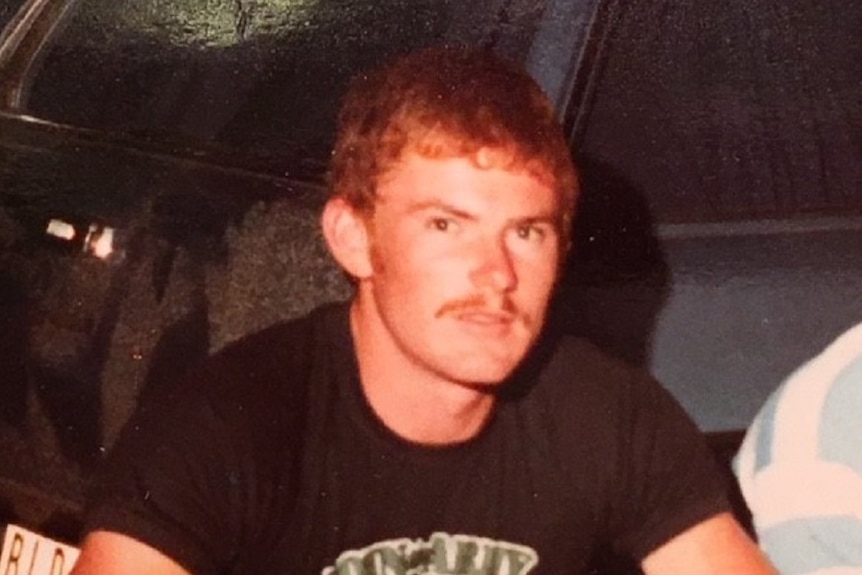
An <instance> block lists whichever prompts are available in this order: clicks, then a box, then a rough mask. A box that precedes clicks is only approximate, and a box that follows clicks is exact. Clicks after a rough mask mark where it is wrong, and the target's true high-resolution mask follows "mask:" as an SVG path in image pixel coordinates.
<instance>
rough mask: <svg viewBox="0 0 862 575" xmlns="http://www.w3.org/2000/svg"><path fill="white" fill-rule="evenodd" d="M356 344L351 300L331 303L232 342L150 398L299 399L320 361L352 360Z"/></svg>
mask: <svg viewBox="0 0 862 575" xmlns="http://www.w3.org/2000/svg"><path fill="white" fill-rule="evenodd" d="M352 349H353V348H352V340H351V336H350V331H349V319H348V308H347V304H343V303H339V304H327V305H324V306H321V307H318V308H315V309H314V310H312V311H310V312H309V313H307V314H306V315H304V316H301V317H297V318H294V319H290V320H287V321H284V322H280V323H277V324H273V325H271V326H268V327H266V328H264V329H261V330H259V331H257V332H254V333H251V334H249V335H246V336H244V337H242V338H240V339H238V340H235V341H233V342H230V343H228V344H227V345H225V346H224V347H223V348H222V349H220V350H218V351H216V352H215V353H213V354H212V355H210V356H209V357H207V358H205V359H204V360H203V361H200V362H198V363H197V364H195V365H194V366H192V367H191V368H190V369H189V370H187V371H186V372H185V373H184V375H183V376H182V377H181V378H180V380H179V381H176V382H173V383H171V382H166V383H164V384H163V385H162V390H161V392H159V393H156V394H154V395H153V397H152V398H149V401H154V402H156V403H155V404H156V405H159V404H163V403H170V404H172V403H177V402H183V401H186V402H188V401H191V402H198V403H199V402H201V401H205V402H206V403H212V404H217V405H220V404H230V403H236V402H244V403H245V402H249V403H255V404H256V403H266V402H267V401H269V400H274V399H275V398H276V396H278V397H279V398H281V399H288V400H290V401H289V402H290V403H294V402H298V401H299V400H300V399H301V397H300V396H301V394H304V393H305V388H306V387H307V385H308V384H309V380H310V379H311V378H312V377H313V376H312V374H313V373H316V372H318V371H319V369H318V368H319V367H320V365H321V364H324V363H328V362H332V361H334V360H335V359H337V358H336V357H335V356H339V357H340V356H343V357H344V362H343V363H345V365H347V364H349V362H350V361H352V358H351V357H350V353H351V350H352ZM284 396H288V397H284Z"/></svg>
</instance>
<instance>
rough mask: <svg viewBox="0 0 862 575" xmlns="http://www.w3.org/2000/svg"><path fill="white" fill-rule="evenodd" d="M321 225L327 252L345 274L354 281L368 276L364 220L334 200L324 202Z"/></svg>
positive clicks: (368, 244) (368, 242)
mask: <svg viewBox="0 0 862 575" xmlns="http://www.w3.org/2000/svg"><path fill="white" fill-rule="evenodd" d="M320 222H321V228H322V229H323V237H324V238H325V239H326V245H327V246H328V247H329V252H330V253H331V254H332V257H334V258H335V261H337V262H338V264H339V265H340V266H341V267H342V268H343V269H344V271H346V272H347V273H348V274H350V275H351V276H353V277H354V278H356V279H357V280H362V279H365V278H367V277H370V276H371V274H372V272H373V269H372V266H371V238H370V237H369V231H368V226H367V223H366V220H365V218H364V217H363V216H362V215H361V214H359V213H358V212H357V211H356V210H355V209H354V208H353V206H351V205H350V204H349V203H348V202H347V201H346V200H344V198H340V197H334V198H330V199H329V200H328V201H327V202H326V206H324V208H323V214H322V215H321V217H320Z"/></svg>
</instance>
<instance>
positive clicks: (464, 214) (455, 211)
mask: <svg viewBox="0 0 862 575" xmlns="http://www.w3.org/2000/svg"><path fill="white" fill-rule="evenodd" d="M427 210H440V211H442V212H446V213H448V214H451V215H453V216H457V217H459V218H464V219H468V220H475V219H477V218H476V216H475V215H474V214H471V213H470V212H468V211H465V210H463V209H461V208H458V207H455V206H453V205H452V204H447V203H446V202H443V201H441V200H426V201H424V202H417V203H415V204H413V205H411V206H410V207H409V209H408V210H407V211H408V212H409V213H411V214H413V213H417V212H424V211H427Z"/></svg>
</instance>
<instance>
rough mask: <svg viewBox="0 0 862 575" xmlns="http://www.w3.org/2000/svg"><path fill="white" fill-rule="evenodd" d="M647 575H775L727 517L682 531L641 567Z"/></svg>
mask: <svg viewBox="0 0 862 575" xmlns="http://www.w3.org/2000/svg"><path fill="white" fill-rule="evenodd" d="M641 567H642V568H643V570H644V573H645V574H646V575H678V574H680V573H685V574H686V575H719V574H721V575H726V574H733V575H761V574H762V575H778V571H776V570H775V568H773V567H772V566H771V565H770V564H769V561H768V560H767V559H766V556H765V555H764V554H763V553H762V552H761V551H760V549H759V548H758V547H757V545H756V544H755V543H754V541H752V540H751V538H749V537H748V535H747V534H746V533H745V531H744V530H743V529H742V527H741V526H740V525H739V523H737V521H736V519H734V518H733V515H731V514H730V513H721V514H719V515H716V516H715V517H712V518H710V519H707V520H706V521H703V522H701V523H698V524H697V525H695V526H694V527H691V528H690V529H688V530H686V531H683V532H682V533H680V534H679V535H677V536H676V537H674V538H673V539H671V540H670V541H668V542H667V543H665V544H664V545H662V546H661V547H659V548H658V549H656V550H655V551H653V552H652V553H650V554H649V555H648V556H647V557H646V558H645V559H644V560H643V563H642V564H641Z"/></svg>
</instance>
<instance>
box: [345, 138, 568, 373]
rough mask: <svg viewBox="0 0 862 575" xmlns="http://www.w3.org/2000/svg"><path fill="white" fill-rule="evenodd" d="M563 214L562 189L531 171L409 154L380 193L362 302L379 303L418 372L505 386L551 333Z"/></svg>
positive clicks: (376, 309)
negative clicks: (544, 332)
mask: <svg viewBox="0 0 862 575" xmlns="http://www.w3.org/2000/svg"><path fill="white" fill-rule="evenodd" d="M484 152H488V151H487V150H483V152H480V153H484ZM481 157H482V158H485V159H487V158H489V157H490V158H491V159H492V160H493V156H488V155H487V154H485V155H484V156H481ZM492 165H493V163H492ZM560 209H562V208H561V202H560V199H559V198H558V196H557V193H556V192H555V190H554V189H553V187H551V186H549V185H547V184H546V183H542V182H541V181H539V180H538V179H536V178H534V177H533V176H531V175H529V174H528V173H526V172H521V171H509V170H507V169H502V168H496V167H478V166H477V165H476V163H475V162H474V161H473V160H471V159H470V158H451V159H429V158H425V157H423V156H420V155H417V154H407V155H406V156H405V157H404V158H403V159H402V160H401V161H400V162H399V163H398V164H397V165H396V166H395V167H394V168H393V169H392V170H391V171H390V172H388V173H387V174H386V175H385V177H384V178H383V179H382V181H381V183H380V185H379V186H378V189H377V201H376V204H375V211H374V215H373V216H372V217H371V220H370V221H369V222H368V224H367V225H368V232H369V236H370V241H371V248H370V250H371V254H370V255H371V262H372V268H373V271H372V273H371V275H370V276H369V277H367V278H364V279H362V280H361V281H360V288H359V289H360V292H359V297H360V305H367V304H370V307H371V308H372V309H373V313H375V314H377V315H378V316H379V320H380V323H381V324H382V325H383V330H382V331H383V334H384V337H388V338H391V340H392V341H391V343H392V344H394V348H395V349H396V350H397V351H398V353H400V354H402V355H403V356H404V358H405V359H407V360H408V361H409V362H411V363H412V364H413V366H414V367H418V368H420V369H421V370H423V371H424V372H426V373H430V374H432V375H434V376H435V377H437V378H441V379H444V380H448V381H452V382H456V383H460V384H466V385H485V384H493V383H498V382H500V381H501V380H503V379H504V378H505V377H506V376H508V375H509V374H510V373H511V372H512V370H513V369H514V368H515V367H516V366H517V364H518V363H519V362H520V361H521V359H522V358H523V357H524V355H525V354H526V353H527V351H528V349H529V348H530V346H531V345H532V344H533V342H534V341H535V340H536V338H537V336H538V334H539V332H540V331H541V329H542V325H543V323H544V319H545V312H546V308H547V304H548V300H549V298H550V295H551V291H552V289H553V286H554V283H555V281H556V276H557V270H558V263H559V260H560V255H561V254H560V250H561V249H562V248H561V245H562V243H563V242H562V240H561V233H560V230H559V220H560V218H559V210H560Z"/></svg>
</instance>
